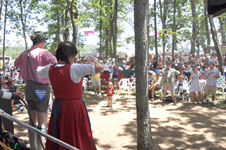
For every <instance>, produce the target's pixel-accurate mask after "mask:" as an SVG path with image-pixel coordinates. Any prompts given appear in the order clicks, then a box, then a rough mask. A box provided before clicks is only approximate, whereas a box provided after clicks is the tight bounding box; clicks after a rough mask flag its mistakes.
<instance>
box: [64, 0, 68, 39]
mask: <svg viewBox="0 0 226 150" xmlns="http://www.w3.org/2000/svg"><path fill="white" fill-rule="evenodd" d="M69 5H70V2H69V0H67V6H66V8H67V9H65V20H64V28H65V29H64V33H63V38H64V41H69V16H68V15H69V13H68V8H69Z"/></svg>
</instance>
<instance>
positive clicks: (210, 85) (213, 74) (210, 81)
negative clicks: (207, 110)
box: [203, 62, 220, 106]
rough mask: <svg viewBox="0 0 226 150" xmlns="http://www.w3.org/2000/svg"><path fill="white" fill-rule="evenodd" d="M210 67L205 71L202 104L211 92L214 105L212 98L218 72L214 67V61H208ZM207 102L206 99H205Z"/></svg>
mask: <svg viewBox="0 0 226 150" xmlns="http://www.w3.org/2000/svg"><path fill="white" fill-rule="evenodd" d="M209 66H210V69H208V70H207V71H206V73H205V77H206V78H207V81H206V85H205V88H204V100H203V104H205V103H206V97H207V95H208V94H209V93H210V92H211V94H212V105H213V106H214V100H215V95H216V90H217V79H218V78H220V72H219V71H218V70H217V69H215V68H214V62H210V63H209ZM207 104H208V101H207Z"/></svg>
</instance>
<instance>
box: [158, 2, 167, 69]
mask: <svg viewBox="0 0 226 150" xmlns="http://www.w3.org/2000/svg"><path fill="white" fill-rule="evenodd" d="M167 4H168V0H164V3H163V5H164V13H162V2H161V0H159V5H160V15H161V20H162V30H163V35H162V45H163V46H162V47H163V54H162V56H163V67H165V51H166V41H165V29H166V13H167Z"/></svg>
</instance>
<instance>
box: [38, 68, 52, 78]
mask: <svg viewBox="0 0 226 150" xmlns="http://www.w3.org/2000/svg"><path fill="white" fill-rule="evenodd" d="M51 65H52V64H49V65H47V66H38V67H37V69H36V73H37V77H38V78H41V79H42V78H46V79H49V67H50V66H51Z"/></svg>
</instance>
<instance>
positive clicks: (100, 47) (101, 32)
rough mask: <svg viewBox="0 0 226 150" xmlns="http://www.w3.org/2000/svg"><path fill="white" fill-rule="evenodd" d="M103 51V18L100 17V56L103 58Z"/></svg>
mask: <svg viewBox="0 0 226 150" xmlns="http://www.w3.org/2000/svg"><path fill="white" fill-rule="evenodd" d="M101 15H102V12H101V0H100V16H101ZM101 53H102V19H100V58H102V57H101Z"/></svg>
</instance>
